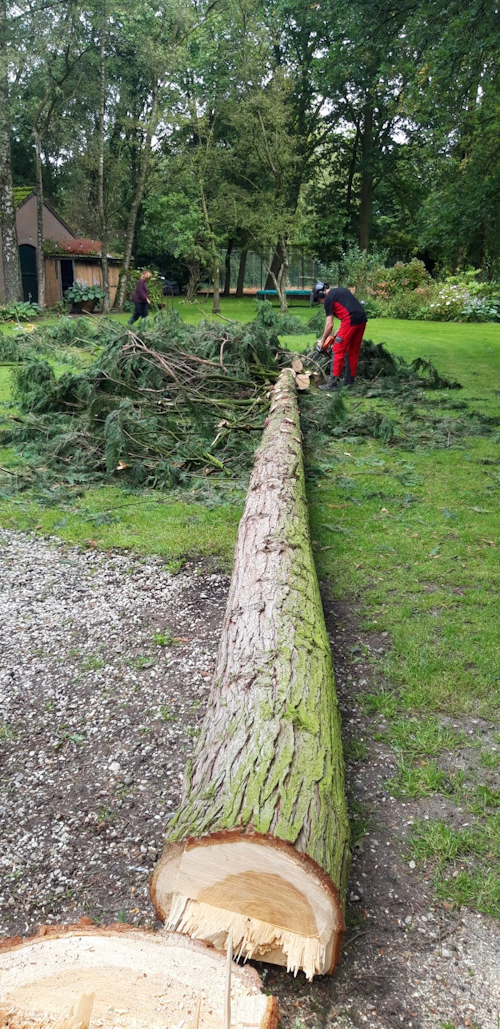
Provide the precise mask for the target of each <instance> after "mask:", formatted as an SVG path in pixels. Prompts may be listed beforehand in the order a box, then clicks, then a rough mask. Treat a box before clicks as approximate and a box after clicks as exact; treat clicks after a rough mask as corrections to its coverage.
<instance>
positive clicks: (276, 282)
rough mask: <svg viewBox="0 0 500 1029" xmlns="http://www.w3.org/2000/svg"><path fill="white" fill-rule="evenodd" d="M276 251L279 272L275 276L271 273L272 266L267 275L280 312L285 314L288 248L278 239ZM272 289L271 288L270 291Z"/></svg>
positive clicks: (286, 306) (283, 241) (286, 305)
mask: <svg viewBox="0 0 500 1029" xmlns="http://www.w3.org/2000/svg"><path fill="white" fill-rule="evenodd" d="M276 249H277V252H278V253H279V255H280V266H279V270H278V272H277V273H276V274H275V273H274V272H273V266H272V265H271V268H270V269H269V274H270V276H271V282H272V283H273V286H274V289H275V290H276V292H277V294H278V299H279V302H280V311H281V313H282V314H286V313H287V311H288V304H287V302H286V290H287V286H288V269H289V267H290V262H289V260H288V248H287V244H286V242H285V240H283V239H280V240H279V241H278V246H277V248H276ZM266 288H267V287H266ZM272 288H273V287H272V286H271V289H272Z"/></svg>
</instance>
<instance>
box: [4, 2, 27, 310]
mask: <svg viewBox="0 0 500 1029" xmlns="http://www.w3.org/2000/svg"><path fill="white" fill-rule="evenodd" d="M6 29H7V4H6V2H5V0H0V224H1V229H2V264H3V276H4V289H5V299H6V301H7V303H12V302H14V301H16V300H22V299H23V284H22V279H21V263H20V260H19V247H18V245H17V229H16V209H15V206H14V194H13V189H12V156H11V145H10V97H9V82H8V75H7V71H8V55H7V45H6V39H5V36H6Z"/></svg>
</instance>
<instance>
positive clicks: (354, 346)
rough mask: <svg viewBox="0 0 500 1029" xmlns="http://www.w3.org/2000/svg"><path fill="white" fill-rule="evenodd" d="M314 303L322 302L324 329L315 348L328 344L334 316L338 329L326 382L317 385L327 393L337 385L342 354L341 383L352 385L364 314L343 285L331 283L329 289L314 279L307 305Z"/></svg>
mask: <svg viewBox="0 0 500 1029" xmlns="http://www.w3.org/2000/svg"><path fill="white" fill-rule="evenodd" d="M318 302H319V303H320V304H323V305H324V308H325V314H326V323H325V330H324V332H323V335H322V337H321V339H319V340H318V343H317V348H318V350H319V351H321V350H324V349H326V347H325V344H326V345H327V346H328V344H327V340H328V338H329V337H330V336H332V335H333V318H334V315H335V317H336V318H339V320H340V328H339V329H338V331H337V333H336V335H335V337H334V340H333V360H332V369H331V374H330V377H329V379H328V382H326V383H325V384H324V386H320V387H319V388H320V389H325V390H328V391H330V392H331V391H333V390H336V389H338V388H339V386H340V376H341V374H342V369H343V367H344V361H345V358H346V355H347V361H346V368H345V375H344V386H352V384H353V382H354V377H355V375H356V368H357V367H358V357H359V351H360V349H361V340H362V339H363V333H364V331H365V327H366V314H365V311H364V308H363V305H362V304H360V302H359V300H356V297H355V296H353V294H352V293H351V291H350V290H349V289H344V287H343V286H334V287H333V289H330V287H329V286H327V285H326V283H324V282H317V283H316V285H315V286H314V288H313V290H312V293H311V307H312V305H313V304H315V303H318Z"/></svg>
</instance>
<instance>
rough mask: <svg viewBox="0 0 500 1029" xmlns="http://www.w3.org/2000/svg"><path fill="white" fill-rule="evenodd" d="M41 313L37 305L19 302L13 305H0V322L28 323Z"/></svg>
mask: <svg viewBox="0 0 500 1029" xmlns="http://www.w3.org/2000/svg"><path fill="white" fill-rule="evenodd" d="M41 313H42V309H41V308H40V307H39V306H38V304H31V303H29V302H28V301H23V302H21V301H19V302H17V303H13V304H0V322H16V321H18V322H29V321H31V319H32V318H36V317H37V315H39V314H41Z"/></svg>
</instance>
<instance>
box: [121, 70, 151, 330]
mask: <svg viewBox="0 0 500 1029" xmlns="http://www.w3.org/2000/svg"><path fill="white" fill-rule="evenodd" d="M159 89H160V84H159V82H156V83H155V85H154V88H153V98H152V103H151V114H150V117H149V121H148V127H147V130H146V139H145V141H144V149H143V152H142V162H141V169H140V172H139V176H138V179H137V187H136V190H135V195H134V199H133V202H132V207H131V208H130V214H129V218H128V225H127V235H126V238H125V251H124V255H123V275H122V276H121V279H120V287H119V291H118V292H117V295H116V307H117V308H118V310H119V311H123V304H124V301H125V296H126V293H127V285H128V275H129V271H130V261H131V258H132V247H133V245H134V233H135V224H136V221H137V214H138V211H139V208H140V206H141V203H142V198H143V196H144V188H145V185H146V177H147V174H148V167H149V158H150V156H151V141H152V139H153V134H154V132H155V129H156V123H157V119H158V96H159Z"/></svg>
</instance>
